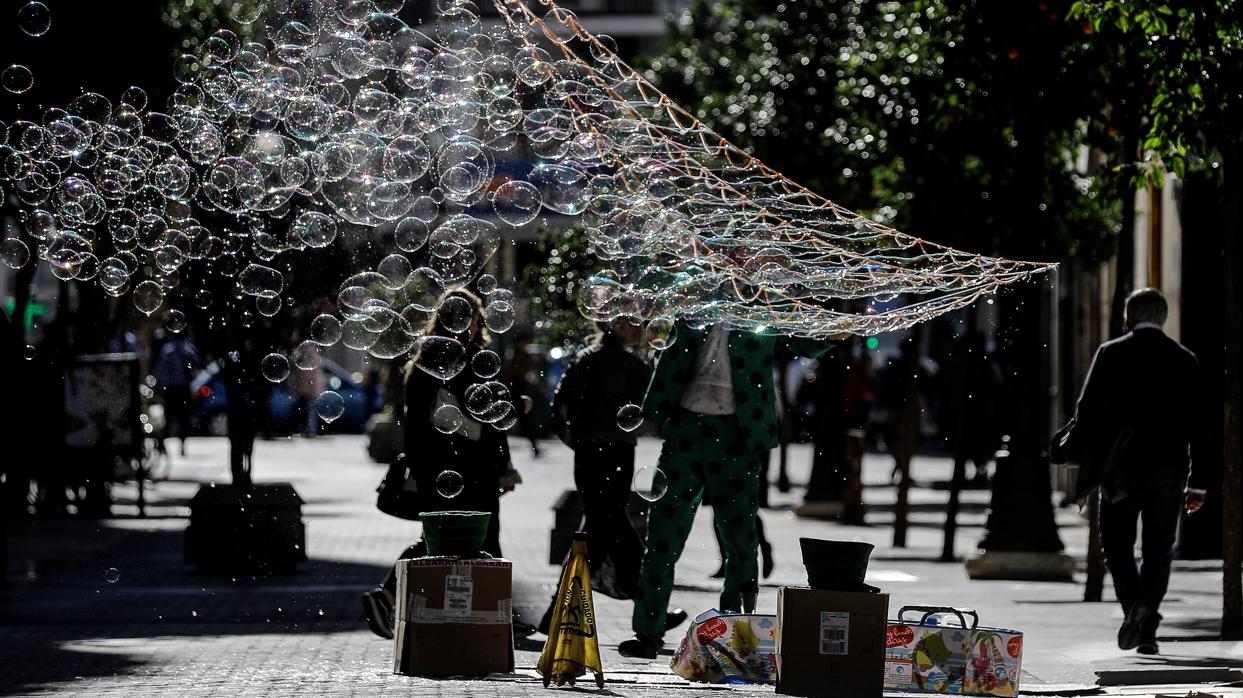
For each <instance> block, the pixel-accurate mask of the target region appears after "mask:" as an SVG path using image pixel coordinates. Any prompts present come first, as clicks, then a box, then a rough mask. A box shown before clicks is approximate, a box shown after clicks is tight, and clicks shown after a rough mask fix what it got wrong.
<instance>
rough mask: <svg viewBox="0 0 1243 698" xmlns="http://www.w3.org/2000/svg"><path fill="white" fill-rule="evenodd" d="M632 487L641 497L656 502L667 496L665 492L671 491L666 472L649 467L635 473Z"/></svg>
mask: <svg viewBox="0 0 1243 698" xmlns="http://www.w3.org/2000/svg"><path fill="white" fill-rule="evenodd" d="M630 486H631V489H633V490H634V491H635V493H636V494H638V495H639V496H640V497H642V498H644V499H646V500H647V501H649V502H654V501H656V500H658V499H660V498H661V497H663V496H665V492H667V491H668V490H669V478H668V476H666V475H665V471H663V470H661V469H660V468H657V467H655V466H651V465H648V466H644V467H642V468H639V469H638V470H636V471H634V479H633V480H631V483H630Z"/></svg>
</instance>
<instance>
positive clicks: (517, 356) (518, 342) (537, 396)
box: [502, 336, 547, 458]
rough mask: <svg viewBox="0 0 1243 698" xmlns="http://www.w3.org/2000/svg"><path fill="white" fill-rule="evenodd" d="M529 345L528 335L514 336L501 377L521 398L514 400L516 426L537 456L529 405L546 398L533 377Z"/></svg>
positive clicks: (537, 450) (537, 444)
mask: <svg viewBox="0 0 1243 698" xmlns="http://www.w3.org/2000/svg"><path fill="white" fill-rule="evenodd" d="M530 345H531V340H530V338H529V337H522V336H519V337H516V338H515V339H514V346H513V349H512V350H511V352H510V355H509V360H508V361H506V362H505V371H504V373H502V377H503V379H504V382H505V384H506V385H508V386H509V389H510V390H511V391H513V394H514V395H515V396H516V397H517V398H518V399H519V400H521V403H525V407H524V405H523V404H520V403H517V402H515V403H514V405H515V406H516V407H518V426H519V427H520V428H521V429H522V435H523V436H525V437H527V441H529V442H530V443H531V455H532V456H534V457H535V458H539V456H540V450H539V442H538V441H537V440H536V438H535V437H536V433H535V431H536V429H535V420H534V419H532V418H531V408H530V405H531V404H532V403H534V401H536V400H541V401H542V400H546V399H547V397H546V393H545V392H544V391H543V390H542V389H541V387H540V384H539V381H538V380H535V379H534V376H533V375H532V374H533V373H534V370H533V368H534V362H532V360H531V354H530V352H528V351H527V347H529V346H530Z"/></svg>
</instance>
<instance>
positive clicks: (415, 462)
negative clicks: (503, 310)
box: [363, 290, 521, 638]
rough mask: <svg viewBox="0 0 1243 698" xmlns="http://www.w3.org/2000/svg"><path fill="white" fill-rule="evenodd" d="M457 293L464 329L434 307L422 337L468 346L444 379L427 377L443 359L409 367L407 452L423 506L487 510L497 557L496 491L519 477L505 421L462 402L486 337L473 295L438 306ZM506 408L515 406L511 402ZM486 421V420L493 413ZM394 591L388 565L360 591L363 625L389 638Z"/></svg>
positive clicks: (419, 548) (420, 359)
mask: <svg viewBox="0 0 1243 698" xmlns="http://www.w3.org/2000/svg"><path fill="white" fill-rule="evenodd" d="M454 297H457V298H462V299H465V300H466V301H467V302H468V303H469V304H470V307H471V309H472V313H473V315H472V317H471V320H470V325H469V326H468V327H467V328H466V329H465V330H464V331H463V332H460V333H454V332H452V331H450V330H449V329H448V328H447V327H445V323H444V321H443V318H442V317H441V311H438V312H437V313H436V315H434V316H433V317H432V319H431V322H430V323H429V324H428V327H427V330H426V331H425V332H424V336H427V337H448V338H451V339H456V340H458V341H460V342H461V343H462V345H463V346H465V349H466V350H465V353H464V354H463V355H461V356H454V357H453V361H452V363H453V364H455V368H456V370H457V372H456V373H454V374H453V375H452V377H450V378H449V379H448V380H442V379H441V378H439V377H438V376H436V375H432V374H431V373H429V372H428V371H427V370H425V367H426V368H427V369H431V370H434V371H437V372H440V373H441V374H444V373H447V372H450V371H451V370H453V369H447V368H446V365H445V364H444V363H443V362H439V363H438V365H436V366H432V365H431V362H432V359H431V357H430V356H424V355H422V353H421V351H420V353H416V354H415V356H414V359H413V360H412V361H411V362H410V364H409V366H407V368H406V381H405V383H406V385H405V416H404V418H403V419H402V427H403V431H404V438H405V453H406V454H407V455H408V457H409V462H410V467H411V469H412V471H413V473H414V481H415V484H416V485H417V487H418V492H419V498H420V510H421V511H424V512H430V511H451V510H465V511H486V512H490V513H491V514H492V519H491V521H490V522H489V523H488V533H487V536H486V537H485V538H484V541H483V551H484V552H486V553H488V554H489V555H491V556H493V557H500V556H501V543H500V531H501V521H500V511H501V507H500V497H501V493H502V491H509V490H512V489H513V488H514V485H515V484H516V483H517V482H521V479H520V478H518V477H517V471H515V470H514V469H513V465H512V464H511V463H510V459H509V443H508V441H507V440H506V437H505V432H504V431H503V430H502V429H501V428H500V427H498V426H494V424H495V422H496V421H504V420H493V421H483V419H476V418H475V416H478V415H474V414H473V413H472V412H471V409H470V407H471V406H472V405H474V404H475V403H474V402H473V401H469V400H468V399H467V394H468V392H469V391H470V390H471V389H472V388H473V387H474V386H475V385H478V384H482V383H484V380H483V379H481V378H479V377H478V376H476V375H475V374H474V373H473V372H472V371H471V370H470V369H469V368H466V367H468V366H470V364H471V358H472V357H474V355H475V354H476V353H478V352H479V351H482V350H483V349H486V348H487V346H488V344H489V342H490V341H491V337H490V336H489V334H488V330H487V328H486V327H485V326H484V323H483V304H482V303H481V302H480V301H479V299H478V298H477V297H476V296H475V295H474V294H472V293H470V292H468V291H464V290H459V291H450V292H448V293H446V294H445V295H444V296H443V297H442V298H441V300H440V303H439V306H438V307H442V308H443V307H444V306H445V301H447V300H449V299H451V298H454ZM459 305H460V304H459ZM429 352H430V350H429ZM500 397H501V398H502V399H503V398H504V397H507V396H506V395H501V396H500ZM497 402H500V400H498V401H497ZM446 406H452V407H454V408H456V410H457V413H459V414H460V416H461V421H460V424H459V425H458V426H457V427H456V428H450V427H451V426H452V423H453V422H456V421H457V420H456V419H454V420H446V419H445V418H444V416H443V413H441V414H440V415H437V414H436V412H437V410H440V409H441V408H445V407H446ZM509 409H511V410H512V409H514V406H513V404H512V403H510V404H509ZM449 411H450V412H452V411H453V410H449ZM485 419H488V420H490V419H491V417H486V418H485ZM446 432H448V433H446ZM426 554H427V548H426V545H425V544H424V542H423V541H422V540H421V539H420V540H419V541H418V542H416V543H414V544H413V545H411V546H409V547H407V548H406V549H405V551H403V552H402V554H401V555H400V556H399V557H398V558H397V559H399V560H401V559H406V558H416V557H422V556H424V555H426ZM396 588H397V574H396V569H395V568H394V569H391V570H389V573H388V575H387V576H386V577H385V578H384V582H383V583H382V584H381V585H380V586H379V587H377V588H376V589H373V590H372V591H369V592H367V593H365V594H363V609H364V611H365V613H366V618H367V624H368V625H369V626H370V628H371V630H372V632H374V633H375V634H377V635H379V636H380V637H384V638H391V637H393V629H392V620H391V614H392V610H393V603H394V594H395V592H396Z"/></svg>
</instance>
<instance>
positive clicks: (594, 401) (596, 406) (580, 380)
mask: <svg viewBox="0 0 1243 698" xmlns="http://www.w3.org/2000/svg"><path fill="white" fill-rule="evenodd" d="M598 327H599V330H600V331H599V333H598V334H597V335H596V336H595V338H594V340H593V342H592V344H591V346H589V347H587V348H586V349H584V350H583V351H581V352H579V354H578V356H576V357H575V359H574V362H573V363H572V364H570V366H569V367H568V368H566V370H565V373H564V375H562V377H561V382H560V383H559V384H558V385H557V392H556V394H555V395H554V396H553V403H552V420H553V426H554V428H555V429H556V432H557V436H558V437H560V438H561V440H562V441H564V442H565V443H566V445H568V446H569V447H570V448H571V449H573V451H574V485H575V487H577V488H578V494H579V496H580V498H581V500H582V503H583V525H582V531H583V532H584V533H586V534H587V566H588V569H589V570H590V572H591V588H592V591H597V592H600V593H601V594H604V595H606V596H611V597H613V598H615V599H632V598H634V595H635V593H636V592H637V591H638V586H639V564H640V563H641V561H642V559H643V541H641V540H640V539H639V534H638V533H637V532H636V531H635V530H634V526H633V525H632V524H631V523H630V516H629V514H628V513H627V504H628V502H629V501H630V483H631V480H633V479H634V448H635V444H636V443H637V438H636V435H635V432H633V431H625V430H623V429H622V428H621V427H619V426H618V425H617V411H618V410H619V409H621V407H622V406H623V405H626V404H638V403H640V402H642V401H643V390H644V389H645V388H646V386H647V382H648V379H649V378H650V377H651V373H652V371H651V368H649V367H648V365H647V364H646V363H645V362H644V361H643V360H642V359H640V358H639V357H638V356H637V355H635V354H634V353H632V352H631V351H630V349H631V348H632V347H634V346H635V345H637V344H638V342H639V336H640V329H639V327H638V326H636V325H634V324H631V322H630V321H629V320H626V319H618V320H614V321H612V322H609V323H598ZM551 614H552V608H551V607H550V608H549V609H548V612H546V613H545V614H544V618H543V619H542V620H541V621H540V624H539V629H540V631H541V632H547V631H548V621H549V619H550V618H551Z"/></svg>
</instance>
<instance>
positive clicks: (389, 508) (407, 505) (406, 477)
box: [375, 453, 421, 521]
mask: <svg viewBox="0 0 1243 698" xmlns="http://www.w3.org/2000/svg"><path fill="white" fill-rule="evenodd" d="M375 491H376V499H375V507H376V509H379V510H380V511H382V512H384V513H385V514H388V515H389V516H396V517H397V518H399V519H406V520H409V521H418V520H419V513H420V511H421V507H420V502H419V486H418V484H417V483H415V481H414V473H413V472H412V471H411V470H410V465H409V461H408V459H407V458H406V454H404V453H403V454H401V455H399V456H397V460H395V461H393V462H392V463H390V464H389V466H388V472H386V473H385V474H384V479H382V480H380V486H379V487H377V488H376V490H375Z"/></svg>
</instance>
